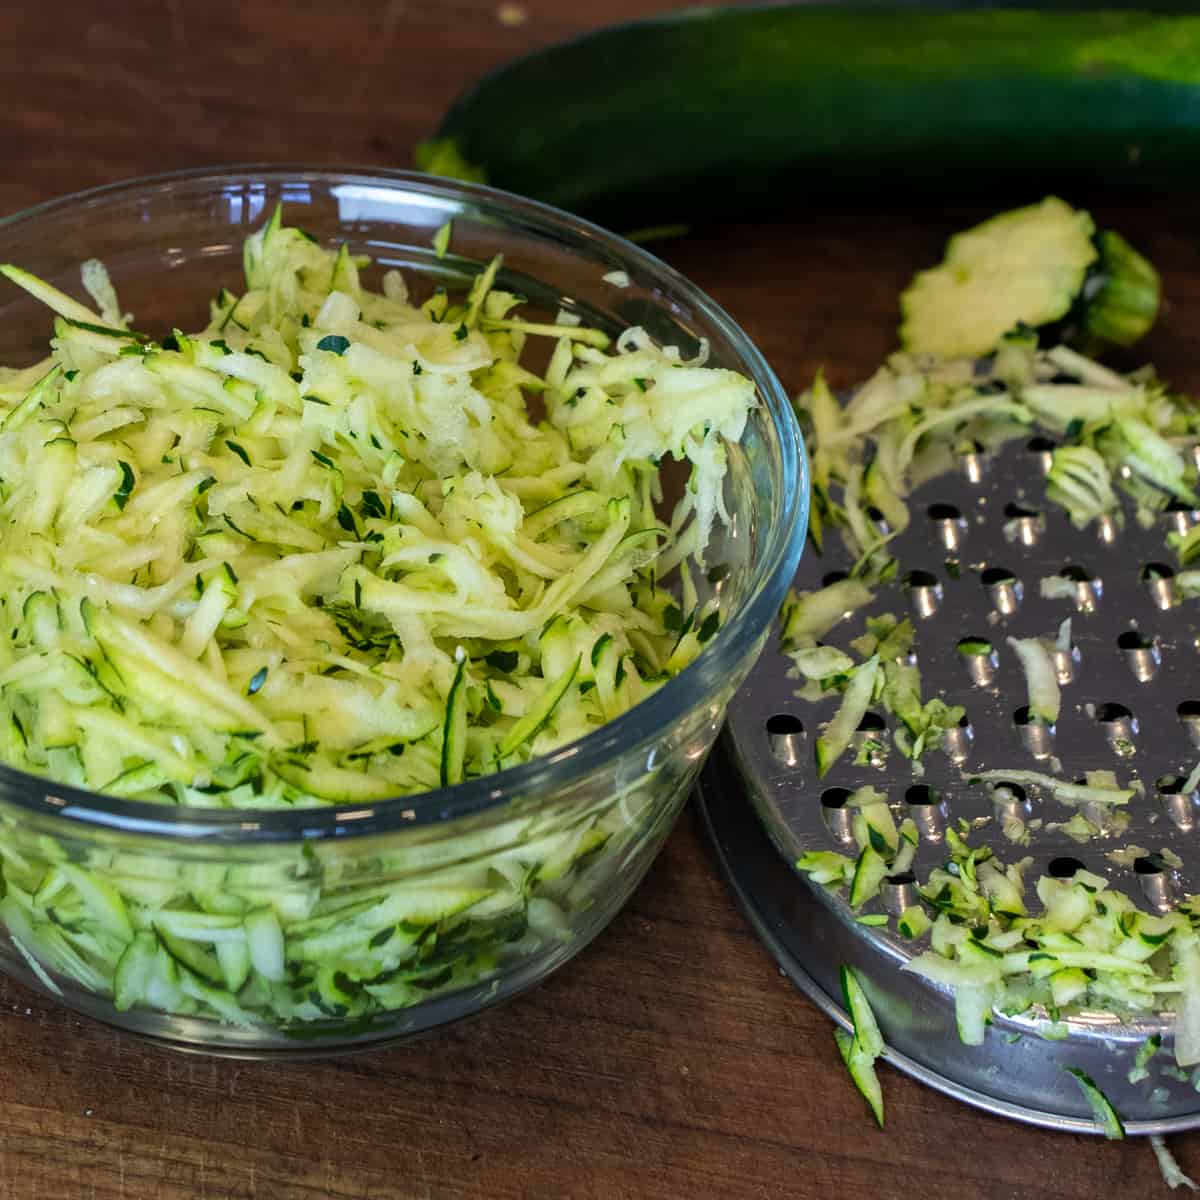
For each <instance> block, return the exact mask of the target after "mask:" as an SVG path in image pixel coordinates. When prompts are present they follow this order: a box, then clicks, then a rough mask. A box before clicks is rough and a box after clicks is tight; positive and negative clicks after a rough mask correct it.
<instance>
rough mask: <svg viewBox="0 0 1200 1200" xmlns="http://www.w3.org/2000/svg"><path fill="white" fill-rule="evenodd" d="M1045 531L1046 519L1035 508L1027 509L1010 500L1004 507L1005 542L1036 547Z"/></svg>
mask: <svg viewBox="0 0 1200 1200" xmlns="http://www.w3.org/2000/svg"><path fill="white" fill-rule="evenodd" d="M1045 531H1046V518H1045V517H1043V516H1042V514H1041V513H1040V512H1038V510H1037V509H1035V508H1028V507H1027V506H1026V505H1024V504H1018V503H1017V502H1016V501H1014V500H1010V501H1009V503H1007V504H1006V505H1005V506H1004V538H1005V541H1009V542H1019V543H1020V544H1021V545H1022V546H1026V547H1029V546H1036V545H1037V543H1038V539H1039V538H1040V537H1041V536H1042V534H1043V533H1045Z"/></svg>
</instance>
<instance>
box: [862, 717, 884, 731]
mask: <svg viewBox="0 0 1200 1200" xmlns="http://www.w3.org/2000/svg"><path fill="white" fill-rule="evenodd" d="M885 729H887V722H886V721H885V720H884V719H883V718H882V717H881V716H880V715H879V714H878V713H876V712H868V713H863V719H862V720H861V721H859V723H858V732H859V733H882V732H883V731H884V730H885Z"/></svg>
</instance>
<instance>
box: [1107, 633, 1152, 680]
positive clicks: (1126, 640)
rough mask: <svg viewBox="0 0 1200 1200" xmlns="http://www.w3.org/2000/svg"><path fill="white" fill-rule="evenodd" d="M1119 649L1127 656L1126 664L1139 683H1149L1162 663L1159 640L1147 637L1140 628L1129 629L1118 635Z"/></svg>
mask: <svg viewBox="0 0 1200 1200" xmlns="http://www.w3.org/2000/svg"><path fill="white" fill-rule="evenodd" d="M1117 649H1118V650H1120V652H1121V654H1122V655H1123V656H1124V658H1125V665H1126V666H1128V667H1129V669H1130V671H1132V672H1133V677H1134V679H1136V680H1137V681H1138V683H1149V681H1150V680H1151V679H1153V678H1154V676H1155V674H1156V673H1157V672H1158V668H1159V665H1160V664H1161V663H1162V651H1161V650H1160V649H1159V645H1158V642H1157V641H1155V639H1154V638H1152V637H1147V636H1146V635H1145V634H1144V633H1142V631H1141V630H1140V629H1127V630H1125V632H1124V633H1122V634H1119V635H1118V636H1117Z"/></svg>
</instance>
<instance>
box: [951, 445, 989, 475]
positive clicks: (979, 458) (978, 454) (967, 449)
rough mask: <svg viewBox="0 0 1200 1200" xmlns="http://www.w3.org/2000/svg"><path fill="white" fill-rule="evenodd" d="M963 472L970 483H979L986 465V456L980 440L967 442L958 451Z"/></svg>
mask: <svg viewBox="0 0 1200 1200" xmlns="http://www.w3.org/2000/svg"><path fill="white" fill-rule="evenodd" d="M958 460H959V463H960V464H961V465H962V470H963V474H964V475H965V476H966V477H967V480H968V482H970V483H980V482H981V481H982V480H983V473H984V471H985V469H986V467H987V457H986V452H985V449H984V445H983V443H982V442H978V441H970V442H967V443H966V444H965V445H964V446H963V447H962V449H961V450H960V451H959V453H958Z"/></svg>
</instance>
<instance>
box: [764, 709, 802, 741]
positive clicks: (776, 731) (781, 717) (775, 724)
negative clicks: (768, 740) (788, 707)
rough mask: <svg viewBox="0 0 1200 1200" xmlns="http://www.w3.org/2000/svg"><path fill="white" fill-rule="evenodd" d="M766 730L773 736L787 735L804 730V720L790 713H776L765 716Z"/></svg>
mask: <svg viewBox="0 0 1200 1200" xmlns="http://www.w3.org/2000/svg"><path fill="white" fill-rule="evenodd" d="M767 732H768V733H769V734H772V735H774V736H777V737H778V736H785V737H786V736H787V735H788V734H797V733H803V732H804V722H803V721H801V720H800V718H799V717H794V716H792V714H791V713H776V714H775V715H774V716H773V717H768V718H767Z"/></svg>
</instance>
